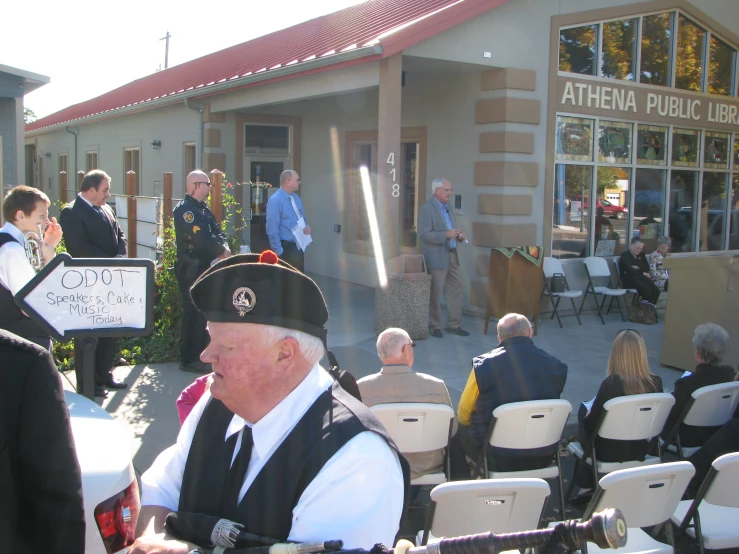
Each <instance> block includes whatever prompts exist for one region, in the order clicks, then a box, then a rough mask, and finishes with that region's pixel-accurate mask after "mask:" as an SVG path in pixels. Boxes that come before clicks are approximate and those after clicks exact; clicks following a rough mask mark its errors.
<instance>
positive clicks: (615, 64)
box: [602, 19, 639, 80]
mask: <svg viewBox="0 0 739 554" xmlns="http://www.w3.org/2000/svg"><path fill="white" fill-rule="evenodd" d="M638 21H639V20H638V19H625V20H622V21H610V22H608V23H604V24H603V68H602V75H603V77H610V78H612V79H626V80H634V42H635V41H634V36H635V30H636V24H637V22H638Z"/></svg>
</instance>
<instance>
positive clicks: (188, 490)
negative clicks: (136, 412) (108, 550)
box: [129, 251, 410, 554]
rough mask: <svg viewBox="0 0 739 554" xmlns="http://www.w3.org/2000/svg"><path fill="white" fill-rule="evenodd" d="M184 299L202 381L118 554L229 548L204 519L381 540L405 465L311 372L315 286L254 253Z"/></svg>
mask: <svg viewBox="0 0 739 554" xmlns="http://www.w3.org/2000/svg"><path fill="white" fill-rule="evenodd" d="M190 293H191V296H192V300H193V302H194V304H195V306H196V307H197V308H198V309H199V310H201V311H202V312H203V313H204V314H205V318H206V320H207V321H208V332H209V333H210V337H211V342H210V344H209V345H208V347H207V348H206V349H205V351H204V352H203V353H202V355H201V358H202V360H203V361H204V362H205V363H210V364H212V366H213V383H212V384H211V386H210V389H209V390H208V391H206V392H205V394H203V396H202V398H201V399H200V400H199V401H198V403H197V404H196V405H195V407H194V408H193V409H192V412H190V415H189V416H188V417H187V419H186V420H185V422H184V424H183V425H182V428H181V430H180V433H179V435H178V437H177V442H176V444H175V445H173V446H172V447H170V448H169V449H167V450H165V451H164V452H163V453H162V454H160V455H159V457H158V458H157V459H156V461H155V462H154V464H153V465H152V466H151V468H150V469H149V470H148V471H146V473H144V474H143V476H142V477H141V483H142V487H143V494H142V499H141V504H142V508H141V514H140V515H139V520H138V526H137V535H138V537H139V538H138V539H137V541H136V542H135V543H134V545H133V546H132V547H131V549H130V550H129V552H130V553H131V554H142V553H146V552H156V553H158V554H161V553H169V552H178V553H179V552H188V551H189V550H190V549H193V548H194V547H195V545H196V544H197V545H198V546H202V547H210V546H211V544H217V545H219V546H230V544H228V541H226V544H223V542H219V541H225V540H226V539H228V538H229V536H230V535H229V533H228V532H225V533H223V532H220V531H223V529H224V527H227V528H228V529H233V525H232V524H221V523H218V524H215V525H214V523H210V524H209V525H205V524H204V523H203V521H204V520H205V521H210V522H214V521H220V520H223V519H226V520H229V521H230V522H235V523H237V524H240V525H242V526H243V530H244V531H245V532H247V533H251V534H253V535H259V536H262V537H270V538H272V539H276V540H278V541H279V542H285V541H288V540H289V541H296V542H316V541H324V540H334V539H340V540H343V541H344V546H345V547H347V548H365V549H369V548H371V547H372V546H373V545H374V544H375V543H379V542H381V543H385V544H388V545H390V544H392V543H393V540H394V537H395V535H396V533H397V532H398V528H399V525H400V519H401V515H402V513H403V510H404V505H405V502H406V499H407V493H408V488H409V482H410V480H409V471H408V464H407V462H406V461H405V459H404V458H403V457H402V456H401V455H400V453H399V452H398V450H397V448H396V446H395V444H394V443H393V441H392V439H391V438H390V437H389V436H388V435H387V432H386V431H385V429H384V428H383V427H382V425H381V424H380V422H379V421H378V420H377V418H375V417H374V415H372V413H371V412H370V411H369V410H368V409H367V407H366V406H364V405H363V404H362V403H361V402H359V401H358V400H356V399H355V398H353V397H351V396H350V395H349V394H348V393H346V392H345V391H344V390H343V389H341V388H340V387H339V386H338V384H336V383H335V382H334V380H333V379H332V378H331V376H330V375H329V374H328V373H327V372H326V371H325V370H324V369H323V368H322V367H321V366H320V365H319V364H318V362H319V360H320V359H321V358H322V357H323V354H324V346H323V340H322V339H323V337H324V336H325V334H326V329H325V324H326V321H327V319H328V309H327V307H326V302H325V300H324V298H323V294H322V293H321V291H320V289H319V288H318V286H317V285H316V284H315V283H314V282H313V281H312V280H311V279H310V278H309V277H306V276H305V275H304V274H302V273H301V272H299V271H297V270H296V269H295V268H294V267H292V266H290V265H288V264H286V263H284V262H282V261H280V260H278V259H277V255H276V254H275V253H274V252H272V251H266V252H263V253H262V254H261V255H256V254H245V255H239V256H232V257H230V258H228V259H225V260H221V261H219V262H218V263H216V264H214V265H213V266H211V267H210V268H209V269H207V270H206V271H205V273H203V275H201V276H200V278H199V279H198V280H197V281H196V282H195V284H194V285H193V287H192V289H191V291H190ZM352 499H354V500H352ZM170 512H177V514H176V515H175V516H172V517H170V518H169V519H168V515H169V514H170ZM186 520H189V521H190V523H191V525H189V526H188V525H186V524H185V522H186ZM195 520H197V524H196V521H195ZM180 523H182V525H180ZM203 527H206V528H207V529H206V531H207V533H205V535H206V536H204V533H202V530H203ZM211 529H212V534H210V533H211ZM219 530H220V531H219ZM236 546H237V548H245V547H249V546H255V544H254V541H253V540H251V541H250V540H249V539H247V540H243V541H242V540H239V541H238V542H237V543H236Z"/></svg>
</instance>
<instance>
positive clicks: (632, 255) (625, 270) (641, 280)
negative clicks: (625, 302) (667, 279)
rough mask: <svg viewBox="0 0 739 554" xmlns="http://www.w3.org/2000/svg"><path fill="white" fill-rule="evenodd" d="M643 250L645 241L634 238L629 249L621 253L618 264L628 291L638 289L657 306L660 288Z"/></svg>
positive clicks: (640, 294) (640, 293)
mask: <svg viewBox="0 0 739 554" xmlns="http://www.w3.org/2000/svg"><path fill="white" fill-rule="evenodd" d="M643 250H644V241H642V240H641V239H640V238H639V237H634V238H633V239H631V244H630V245H629V249H628V250H624V251H623V252H622V253H621V258H620V259H619V262H618V268H619V271H620V272H621V284H623V286H624V287H625V288H627V289H636V291H637V292H638V293H639V296H641V297H642V298H643V299H644V300H646V301H647V302H651V303H652V304H656V303H657V300H658V299H659V288H658V287H657V285H655V284H654V281H653V280H652V274H651V273H650V272H649V262H648V261H647V257H646V256H645V255H644V252H643Z"/></svg>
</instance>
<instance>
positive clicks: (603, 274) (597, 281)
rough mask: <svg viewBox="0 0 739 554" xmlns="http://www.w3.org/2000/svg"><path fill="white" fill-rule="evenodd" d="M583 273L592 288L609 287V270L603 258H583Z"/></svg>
mask: <svg viewBox="0 0 739 554" xmlns="http://www.w3.org/2000/svg"><path fill="white" fill-rule="evenodd" d="M585 273H586V274H587V275H588V278H589V279H590V282H591V283H592V284H593V286H599V287H604V286H607V287H610V286H611V270H610V269H608V262H607V261H606V260H605V258H599V257H597V256H590V257H589V258H585Z"/></svg>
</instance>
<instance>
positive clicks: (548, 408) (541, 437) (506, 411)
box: [490, 399, 572, 449]
mask: <svg viewBox="0 0 739 554" xmlns="http://www.w3.org/2000/svg"><path fill="white" fill-rule="evenodd" d="M571 411H572V405H571V404H570V403H569V402H567V400H559V399H556V400H530V401H527V402H513V403H511V404H503V405H502V406H498V407H497V408H495V410H494V411H493V419H494V420H495V427H493V434H492V435H491V436H490V444H491V445H492V446H497V447H500V448H515V449H529V448H540V447H543V446H550V445H552V444H555V443H557V442H559V440H560V439H561V438H562V431H563V430H564V427H565V424H566V423H567V417H568V416H569V415H570V412H571Z"/></svg>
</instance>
